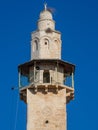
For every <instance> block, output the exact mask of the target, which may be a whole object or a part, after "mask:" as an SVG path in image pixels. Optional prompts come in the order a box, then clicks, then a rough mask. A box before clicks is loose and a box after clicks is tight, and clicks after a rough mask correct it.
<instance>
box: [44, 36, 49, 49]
mask: <svg viewBox="0 0 98 130" xmlns="http://www.w3.org/2000/svg"><path fill="white" fill-rule="evenodd" d="M44 45H45V46H46V48H47V49H49V40H48V39H46V38H45V39H44Z"/></svg>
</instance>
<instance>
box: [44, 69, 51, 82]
mask: <svg viewBox="0 0 98 130" xmlns="http://www.w3.org/2000/svg"><path fill="white" fill-rule="evenodd" d="M43 83H50V72H49V70H44V72H43Z"/></svg>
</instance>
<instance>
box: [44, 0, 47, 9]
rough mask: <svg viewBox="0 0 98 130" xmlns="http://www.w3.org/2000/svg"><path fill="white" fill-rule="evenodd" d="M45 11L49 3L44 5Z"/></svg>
mask: <svg viewBox="0 0 98 130" xmlns="http://www.w3.org/2000/svg"><path fill="white" fill-rule="evenodd" d="M44 9H45V10H47V3H46V2H45V3H44Z"/></svg>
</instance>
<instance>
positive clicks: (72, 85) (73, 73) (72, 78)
mask: <svg viewBox="0 0 98 130" xmlns="http://www.w3.org/2000/svg"><path fill="white" fill-rule="evenodd" d="M72 87H73V88H74V72H72Z"/></svg>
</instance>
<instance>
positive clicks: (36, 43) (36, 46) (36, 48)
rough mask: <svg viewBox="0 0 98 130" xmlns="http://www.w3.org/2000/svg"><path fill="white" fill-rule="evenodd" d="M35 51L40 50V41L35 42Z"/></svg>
mask: <svg viewBox="0 0 98 130" xmlns="http://www.w3.org/2000/svg"><path fill="white" fill-rule="evenodd" d="M35 50H38V41H37V40H35Z"/></svg>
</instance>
